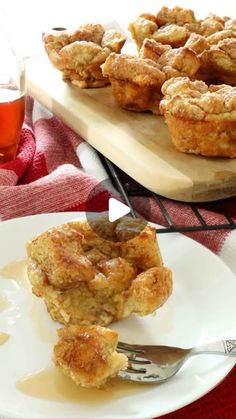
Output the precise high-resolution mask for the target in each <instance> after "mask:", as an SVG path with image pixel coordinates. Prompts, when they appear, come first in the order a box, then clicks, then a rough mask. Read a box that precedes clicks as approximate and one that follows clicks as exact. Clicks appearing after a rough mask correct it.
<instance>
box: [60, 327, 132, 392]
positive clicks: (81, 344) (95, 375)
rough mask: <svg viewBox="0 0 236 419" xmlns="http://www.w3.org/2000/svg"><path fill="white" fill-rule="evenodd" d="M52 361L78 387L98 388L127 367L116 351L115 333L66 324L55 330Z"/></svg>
mask: <svg viewBox="0 0 236 419" xmlns="http://www.w3.org/2000/svg"><path fill="white" fill-rule="evenodd" d="M58 336H59V340H58V342H57V343H56V344H55V346H54V351H53V361H54V363H55V365H56V366H57V367H58V368H59V370H60V371H62V373H63V374H64V375H66V376H67V377H69V378H71V379H72V380H73V381H74V382H75V383H76V384H77V385H80V386H82V387H87V388H91V387H101V386H103V385H104V384H105V383H106V381H107V379H109V378H112V377H115V376H116V375H117V374H118V373H119V372H120V371H121V370H124V369H126V368H127V366H128V358H127V357H126V355H124V354H121V353H118V352H117V351H116V347H117V343H118V333H117V332H116V331H114V330H111V329H107V328H104V327H101V326H81V325H77V326H75V325H70V326H66V327H64V328H61V329H59V330H58Z"/></svg>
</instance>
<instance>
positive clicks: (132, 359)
mask: <svg viewBox="0 0 236 419" xmlns="http://www.w3.org/2000/svg"><path fill="white" fill-rule="evenodd" d="M117 351H118V352H119V353H121V354H125V355H126V356H127V358H128V360H129V361H130V362H132V363H133V364H139V365H148V364H151V363H152V362H151V361H149V360H148V359H145V358H140V357H137V356H136V354H133V353H130V352H127V351H126V350H124V349H120V348H117Z"/></svg>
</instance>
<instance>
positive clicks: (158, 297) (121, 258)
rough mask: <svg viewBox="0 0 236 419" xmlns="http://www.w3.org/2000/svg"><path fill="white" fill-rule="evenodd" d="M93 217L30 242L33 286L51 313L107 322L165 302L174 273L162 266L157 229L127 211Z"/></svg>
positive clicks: (64, 319) (74, 320)
mask: <svg viewBox="0 0 236 419" xmlns="http://www.w3.org/2000/svg"><path fill="white" fill-rule="evenodd" d="M93 223H96V225H95V224H93V225H92V227H93V228H92V227H91V224H89V223H88V222H87V221H86V220H80V221H74V222H69V223H65V224H63V225H61V226H59V227H54V228H52V229H50V230H48V231H46V232H44V233H42V234H40V235H39V236H37V237H35V238H34V239H33V240H31V242H29V243H28V244H27V252H28V257H29V263H28V276H29V279H30V282H31V283H32V291H33V293H34V294H35V295H37V296H38V297H42V298H43V299H44V301H45V304H46V306H47V309H48V311H49V313H50V315H51V317H52V318H53V319H54V320H56V321H58V322H60V323H62V324H68V323H70V324H85V325H91V324H99V325H108V324H109V323H111V322H112V321H116V320H119V319H122V318H124V317H127V316H128V315H129V314H130V313H136V314H138V315H141V316H143V315H147V314H150V313H152V312H153V311H155V310H156V309H157V308H158V307H160V306H161V305H163V304H164V303H165V301H166V300H167V299H168V297H169V296H170V294H171V291H172V274H171V271H170V270H169V269H168V268H166V267H164V266H163V262H162V258H161V253H160V250H159V248H158V244H157V242H156V233H155V229H154V228H153V227H151V226H149V225H147V226H145V227H144V226H143V223H142V221H141V220H132V219H131V218H129V217H123V219H121V220H118V221H117V222H114V223H110V222H109V221H108V220H107V219H106V218H104V219H101V218H99V219H98V220H94V221H93ZM134 231H136V232H137V235H136V236H135V237H132V234H133V232H134ZM98 232H100V233H101V234H99V235H98ZM106 237H107V238H106Z"/></svg>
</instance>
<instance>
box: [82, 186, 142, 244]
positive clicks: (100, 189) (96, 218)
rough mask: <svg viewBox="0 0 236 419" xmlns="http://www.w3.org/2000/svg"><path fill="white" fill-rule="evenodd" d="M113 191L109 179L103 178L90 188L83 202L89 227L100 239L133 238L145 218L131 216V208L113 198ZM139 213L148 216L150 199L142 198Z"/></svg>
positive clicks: (121, 239) (122, 239)
mask: <svg viewBox="0 0 236 419" xmlns="http://www.w3.org/2000/svg"><path fill="white" fill-rule="evenodd" d="M114 196H116V195H115V191H114V189H113V190H112V189H111V185H110V183H109V181H107V180H104V181H102V182H100V183H98V184H97V185H96V186H95V187H94V188H92V189H91V190H90V191H89V193H88V196H87V199H86V202H85V212H86V219H87V221H88V223H89V225H90V227H91V229H92V230H93V231H94V232H95V233H96V234H97V235H98V236H99V237H101V238H102V239H105V240H110V241H117V240H119V241H127V240H130V239H131V238H134V237H135V236H137V235H138V234H140V231H142V230H143V229H145V227H146V225H147V223H148V222H147V221H146V219H144V218H142V219H140V218H138V214H137V213H136V216H137V218H133V217H131V216H130V215H131V214H130V212H131V209H130V207H129V206H128V205H125V204H124V203H123V202H121V201H120V200H119V198H118V199H116V198H114ZM140 209H141V210H142V211H141V214H142V212H143V213H144V216H145V218H146V217H147V219H149V216H150V200H149V199H148V198H147V199H145V198H144V199H142V207H141V208H140Z"/></svg>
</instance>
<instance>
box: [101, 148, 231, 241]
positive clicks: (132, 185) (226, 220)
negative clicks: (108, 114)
mask: <svg viewBox="0 0 236 419" xmlns="http://www.w3.org/2000/svg"><path fill="white" fill-rule="evenodd" d="M100 158H101V161H102V163H103V165H104V167H105V168H106V170H107V172H108V175H109V177H110V180H111V181H112V184H113V185H114V187H115V188H116V189H117V190H118V191H119V192H120V194H121V195H122V196H123V199H124V202H125V203H126V204H127V205H128V206H129V208H130V213H131V216H132V217H133V218H136V217H137V214H136V211H135V209H134V207H133V205H132V203H131V200H130V198H131V197H132V196H147V197H152V198H153V199H154V200H155V202H156V204H157V205H158V207H159V210H160V212H161V214H162V217H163V220H164V221H165V227H161V228H158V229H157V232H158V233H175V232H190V231H206V230H233V229H235V228H236V221H234V220H233V218H232V217H231V215H230V214H229V213H228V210H227V208H226V200H219V201H215V202H211V203H207V204H204V203H203V204H202V207H203V208H204V207H207V208H208V209H209V210H212V211H217V213H218V214H221V216H222V220H223V222H222V223H220V224H216V223H211V224H209V223H207V222H206V221H205V220H204V218H203V217H202V215H201V213H200V210H199V204H192V203H190V204H189V203H188V204H186V205H187V206H188V208H189V210H190V211H191V212H192V215H193V217H195V219H196V222H197V225H182V226H181V225H175V223H173V221H172V219H171V216H170V214H169V213H168V211H167V209H166V206H165V205H164V203H163V199H164V200H165V201H168V200H167V198H163V197H161V196H160V195H157V194H156V193H153V192H151V191H150V190H148V189H146V188H145V187H143V186H142V185H140V184H139V183H137V182H136V181H135V180H134V179H132V178H131V177H129V176H128V175H127V174H126V173H124V172H123V171H121V170H120V169H119V168H118V167H117V166H116V165H115V164H114V163H112V162H111V161H110V160H108V159H107V158H106V157H105V156H103V155H100ZM191 218H192V217H191Z"/></svg>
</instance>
